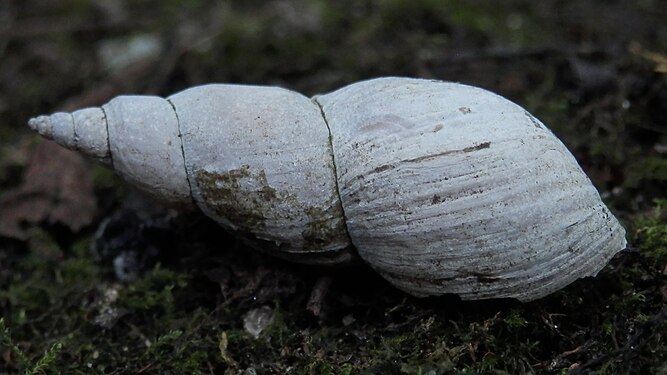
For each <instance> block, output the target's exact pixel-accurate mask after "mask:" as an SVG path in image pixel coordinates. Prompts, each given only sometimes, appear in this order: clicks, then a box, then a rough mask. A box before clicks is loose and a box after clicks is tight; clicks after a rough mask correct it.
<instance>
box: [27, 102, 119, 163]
mask: <svg viewBox="0 0 667 375" xmlns="http://www.w3.org/2000/svg"><path fill="white" fill-rule="evenodd" d="M28 126H30V128H31V129H32V130H34V131H36V132H38V133H39V134H40V135H41V136H43V137H45V138H48V139H53V140H54V141H56V143H58V144H59V145H61V146H63V147H66V148H68V149H70V150H75V151H80V152H82V153H84V154H85V155H87V156H89V157H92V158H94V159H97V160H98V161H100V162H102V163H104V164H110V163H111V153H110V150H109V133H108V130H107V120H106V116H105V114H104V111H103V110H102V108H99V107H93V108H85V109H81V110H78V111H75V112H73V113H64V112H58V113H54V114H52V115H50V116H39V117H35V118H31V119H30V121H28Z"/></svg>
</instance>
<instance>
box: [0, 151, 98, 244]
mask: <svg viewBox="0 0 667 375" xmlns="http://www.w3.org/2000/svg"><path fill="white" fill-rule="evenodd" d="M96 210H97V202H96V199H95V195H94V192H93V179H92V176H91V174H90V172H89V169H88V168H87V166H86V163H85V161H84V160H83V158H82V157H81V156H80V155H78V154H77V153H75V152H72V151H68V150H65V149H63V148H62V147H60V146H58V145H57V144H56V143H55V142H51V141H43V142H39V143H37V144H35V145H34V146H33V147H32V148H31V150H30V153H29V161H28V165H27V167H26V170H25V172H24V174H23V181H22V183H21V184H20V185H19V186H17V187H16V188H14V189H12V190H10V191H8V192H7V193H5V194H4V196H2V197H0V236H5V237H11V238H16V239H25V238H26V234H25V232H24V231H23V229H22V225H23V224H25V223H29V224H36V223H40V222H42V221H46V222H48V223H51V224H55V223H60V224H63V225H65V226H67V227H68V228H69V229H71V230H72V231H75V232H76V231H78V230H80V229H81V228H83V227H84V226H86V225H89V224H90V223H91V222H92V220H93V218H94V217H95V213H96Z"/></svg>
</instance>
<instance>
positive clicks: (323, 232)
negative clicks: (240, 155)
mask: <svg viewBox="0 0 667 375" xmlns="http://www.w3.org/2000/svg"><path fill="white" fill-rule="evenodd" d="M195 182H196V184H197V186H198V187H199V189H200V190H201V193H202V197H203V199H204V202H205V203H206V205H207V207H208V208H209V209H211V210H213V211H214V213H215V214H216V216H217V217H218V218H220V221H221V222H222V223H223V224H224V225H225V226H227V227H228V228H230V229H232V230H234V231H237V232H239V234H240V235H241V236H242V238H243V240H244V242H246V243H248V244H250V245H252V246H253V247H255V248H258V249H261V250H262V251H264V252H269V253H272V254H273V255H277V256H280V257H283V258H287V259H291V260H296V261H301V262H306V263H322V262H324V263H328V262H334V263H338V262H340V261H344V260H346V259H348V258H350V254H349V253H348V251H350V250H351V249H349V248H348V249H346V250H345V251H342V252H333V253H334V254H322V251H321V250H320V249H323V248H326V247H327V246H328V245H329V244H330V243H332V242H335V241H336V240H337V238H339V237H340V233H345V224H344V221H343V219H342V209H341V208H340V207H339V206H331V207H329V208H328V209H325V208H322V207H315V206H307V205H304V204H303V203H301V202H299V201H298V199H297V197H296V196H295V195H294V194H291V193H290V192H288V191H277V190H276V189H275V188H273V187H271V186H270V185H269V183H268V180H267V176H266V172H265V171H264V170H260V171H257V172H256V173H254V172H252V171H251V168H250V167H249V166H248V165H242V166H241V167H240V168H237V169H233V170H229V171H227V172H224V173H223V172H211V171H208V170H205V169H202V170H199V171H197V173H196V177H195ZM332 217H333V218H339V219H332ZM295 222H302V227H303V229H302V231H301V235H300V237H299V236H297V237H296V238H288V237H286V236H285V234H286V233H289V231H286V230H280V228H276V226H277V225H287V224H285V223H295ZM309 255H312V256H309Z"/></svg>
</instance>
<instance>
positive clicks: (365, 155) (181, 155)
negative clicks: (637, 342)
mask: <svg viewBox="0 0 667 375" xmlns="http://www.w3.org/2000/svg"><path fill="white" fill-rule="evenodd" d="M29 125H30V127H31V128H32V129H34V130H36V131H38V132H39V133H40V134H41V135H43V136H45V137H47V138H52V139H54V140H55V141H56V142H58V143H59V144H61V145H62V146H65V147H67V148H70V149H73V150H78V151H81V152H82V153H84V154H87V155H88V156H91V157H93V158H96V159H98V160H100V161H102V162H103V163H106V164H108V165H109V166H111V167H112V168H113V169H115V171H116V172H117V173H118V174H120V175H121V176H122V177H123V178H124V179H125V180H126V181H128V182H129V183H130V184H133V185H135V186H136V187H137V188H139V189H140V190H142V191H143V192H145V193H147V194H148V195H150V196H152V197H153V198H155V199H157V200H159V201H162V202H164V203H167V204H170V205H172V206H177V207H186V206H192V205H195V206H197V207H199V209H201V210H202V211H203V212H204V213H205V214H206V215H207V216H209V217H211V218H213V219H214V220H216V221H217V222H218V223H219V224H220V225H221V226H222V227H224V228H226V229H228V230H231V231H233V232H235V233H237V234H238V235H239V236H241V237H242V238H243V239H244V240H246V241H248V242H249V243H251V244H253V245H254V246H255V247H259V248H261V249H262V250H263V251H267V252H270V253H272V254H275V255H277V256H280V257H283V258H288V259H291V260H295V261H298V262H302V263H316V264H335V263H342V262H346V261H349V260H350V259H351V258H352V257H353V254H358V255H359V256H360V257H361V258H362V259H363V260H364V261H365V262H367V263H368V264H369V265H370V266H371V267H372V268H373V269H375V270H376V271H377V272H379V273H380V274H381V275H382V276H383V277H384V278H385V279H387V280H388V281H389V282H391V283H392V284H393V285H395V286H396V287H398V288H400V289H402V290H404V291H406V292H408V293H410V294H413V295H415V296H429V295H441V294H445V293H455V294H458V295H459V296H460V297H461V298H462V299H486V298H502V297H510V298H516V299H519V300H521V301H530V300H534V299H537V298H540V297H543V296H545V295H547V294H549V293H552V292H554V291H556V290H558V289H561V288H563V287H564V286H566V285H568V284H570V283H571V282H573V281H574V280H576V279H578V278H581V277H585V276H594V275H596V274H597V273H598V272H599V271H600V269H602V268H603V267H604V266H605V264H606V263H607V262H608V261H609V260H610V258H611V257H612V256H613V255H614V254H615V253H617V252H618V251H620V250H622V249H624V248H625V245H626V240H625V231H624V229H623V228H622V226H621V225H620V224H619V222H618V221H617V219H616V218H615V217H614V216H613V214H612V213H610V211H609V210H608V209H607V207H606V206H605V205H604V203H602V201H601V199H600V196H599V194H598V192H597V191H596V189H595V188H594V187H593V185H592V184H591V182H590V180H589V179H588V177H587V176H586V175H585V173H584V172H583V171H582V170H581V168H580V167H579V165H578V164H577V162H576V160H575V159H574V157H573V156H572V154H570V152H569V151H568V150H567V148H566V147H565V146H564V145H563V144H562V143H561V142H560V141H559V140H558V139H557V138H556V137H555V136H554V135H553V134H552V133H551V131H550V130H549V129H547V127H546V126H544V125H543V124H542V123H541V122H540V121H539V120H537V119H536V118H535V117H533V116H532V115H531V114H529V113H528V112H527V111H526V110H524V109H523V108H521V107H519V106H518V105H516V104H514V103H512V102H510V101H509V100H507V99H505V98H503V97H501V96H498V95H495V94H493V93H491V92H488V91H485V90H483V89H480V88H476V87H471V86H466V85H462V84H457V83H450V82H441V81H435V80H424V79H412V78H395V77H390V78H378V79H372V80H368V81H363V82H358V83H355V84H351V85H349V86H346V87H344V88H341V89H339V90H337V91H334V92H331V93H329V94H325V95H318V96H315V97H313V98H307V97H305V96H303V95H301V94H299V93H296V92H293V91H290V90H286V89H282V88H278V87H260V86H244V85H228V84H209V85H204V86H198V87H193V88H190V89H187V90H185V91H182V92H179V93H177V94H174V95H172V96H170V97H168V98H166V99H165V98H161V97H155V96H120V97H117V98H115V99H113V100H111V101H110V102H109V103H107V104H105V105H103V106H102V107H96V108H87V109H82V110H79V111H76V112H73V113H71V114H70V113H56V114H53V115H51V116H40V117H37V118H34V119H31V120H30V122H29Z"/></svg>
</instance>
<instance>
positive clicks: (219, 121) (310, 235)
mask: <svg viewBox="0 0 667 375" xmlns="http://www.w3.org/2000/svg"><path fill="white" fill-rule="evenodd" d="M168 100H169V101H170V102H171V103H173V105H174V107H175V108H176V111H177V113H178V118H179V122H180V127H181V132H182V135H183V145H184V151H185V157H186V167H187V171H188V176H189V178H190V181H191V183H192V194H193V198H194V200H195V202H196V203H197V205H198V206H199V207H200V208H201V209H202V211H204V213H206V214H207V215H208V216H210V217H212V218H214V219H215V220H217V221H218V222H219V223H221V224H222V225H223V226H225V227H227V228H230V229H232V230H236V231H238V232H239V234H241V235H245V238H246V239H248V240H250V242H251V243H255V244H257V243H258V242H260V243H261V244H260V246H261V248H263V249H264V250H267V251H271V252H272V254H274V255H278V256H284V257H288V258H290V259H292V260H296V261H299V262H303V263H337V262H340V261H342V260H345V259H347V258H349V256H350V255H349V253H348V252H347V251H346V250H345V249H346V248H347V247H348V246H350V243H349V239H348V237H347V232H346V230H345V224H344V221H343V216H342V208H341V203H340V200H339V197H338V193H337V191H336V186H335V185H336V179H335V176H334V171H333V160H332V151H331V144H330V141H329V131H328V128H327V126H326V124H325V122H324V120H323V118H322V115H321V112H320V109H319V107H318V106H317V105H316V104H315V103H313V102H312V101H311V100H310V99H308V98H306V97H304V96H303V95H301V94H298V93H296V92H293V91H289V90H285V89H281V88H276V87H259V86H241V85H205V86H199V87H196V88H192V89H189V90H185V91H183V92H180V93H178V94H175V95H173V96H171V97H170V98H168ZM258 240H259V241H258ZM290 255H291V256H290Z"/></svg>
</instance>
